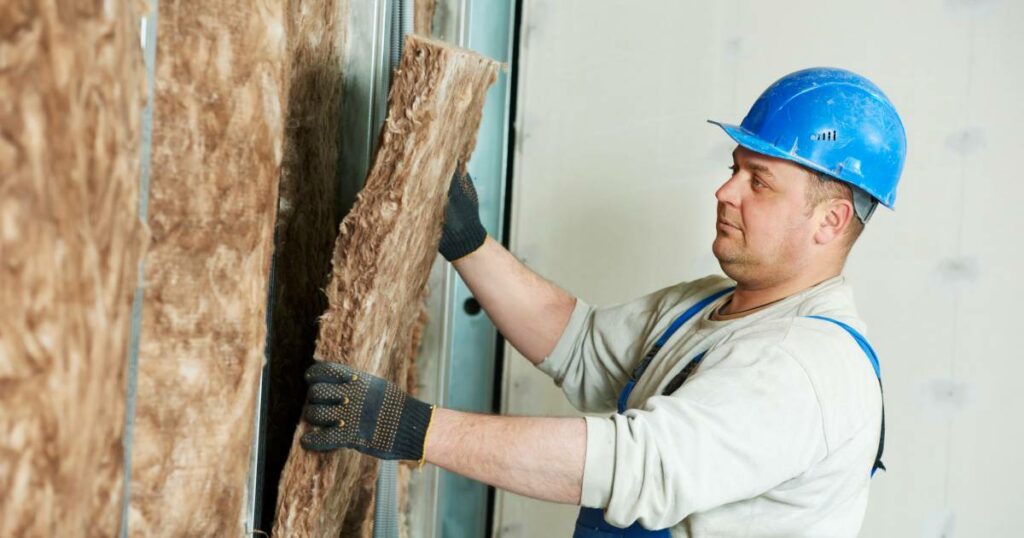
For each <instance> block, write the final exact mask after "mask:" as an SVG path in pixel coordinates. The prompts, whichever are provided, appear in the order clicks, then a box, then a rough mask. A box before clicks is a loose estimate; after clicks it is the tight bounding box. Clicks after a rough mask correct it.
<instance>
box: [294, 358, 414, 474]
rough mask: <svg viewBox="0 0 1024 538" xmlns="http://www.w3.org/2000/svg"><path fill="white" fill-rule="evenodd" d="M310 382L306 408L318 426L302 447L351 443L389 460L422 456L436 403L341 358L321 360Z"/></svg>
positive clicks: (310, 373)
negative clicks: (430, 403) (410, 394)
mask: <svg viewBox="0 0 1024 538" xmlns="http://www.w3.org/2000/svg"><path fill="white" fill-rule="evenodd" d="M306 383H308V384H309V394H308V398H307V402H306V410H305V413H304V414H305V418H306V422H309V423H310V424H312V425H313V426H315V428H314V429H313V430H312V431H310V432H307V433H306V434H305V435H303V436H302V439H301V440H300V443H301V444H302V448H305V449H306V450H313V451H317V452H326V451H330V450H335V449H338V448H352V449H355V450H358V451H360V452H362V453H363V454H368V455H370V456H373V457H375V458H380V459H385V460H416V461H422V460H423V446H424V442H425V439H426V436H427V428H428V427H429V426H430V421H431V418H432V416H433V412H434V406H432V405H429V404H425V403H423V402H421V401H419V400H417V399H415V398H413V397H411V396H409V395H408V394H406V393H405V392H404V391H402V390H401V389H399V388H398V387H396V386H395V385H394V384H393V383H391V382H389V381H387V380H384V379H381V378H379V377H376V376H373V375H370V374H367V373H365V372H360V371H358V370H354V369H352V368H349V367H348V366H345V365H344V364H339V363H336V362H324V361H320V360H317V361H316V363H315V364H313V366H310V367H309V369H308V370H306Z"/></svg>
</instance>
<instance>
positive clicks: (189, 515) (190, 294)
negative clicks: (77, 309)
mask: <svg viewBox="0 0 1024 538" xmlns="http://www.w3.org/2000/svg"><path fill="white" fill-rule="evenodd" d="M159 8H160V12H159V17H158V21H159V22H158V28H157V36H158V39H159V49H158V51H157V55H156V56H157V64H156V84H155V97H154V99H155V102H154V112H153V156H152V170H153V174H152V178H151V183H150V201H149V218H148V222H149V226H150V228H151V231H152V243H151V247H150V249H149V252H148V254H147V256H146V259H145V270H144V281H145V289H144V299H143V307H142V328H141V333H140V346H139V358H138V399H137V410H136V416H135V441H134V449H133V452H132V470H131V473H132V475H131V478H132V483H131V499H130V514H129V532H130V534H131V535H133V536H241V535H243V534H245V533H247V531H248V529H245V528H244V525H243V520H244V514H243V512H244V508H243V507H244V503H243V501H244V499H245V495H246V482H247V477H248V476H249V472H250V463H249V462H250V452H251V447H252V442H253V425H254V417H255V414H256V405H255V404H256V396H257V391H258V381H259V374H260V371H261V368H262V366H263V363H264V351H265V339H266V326H267V324H266V305H267V296H268V282H269V273H270V262H271V254H272V250H273V226H274V218H275V214H276V201H277V186H278V178H279V175H280V167H281V159H282V147H283V132H284V122H283V108H284V100H285V95H284V90H283V88H284V83H283V79H284V74H285V60H286V54H285V26H284V22H283V21H284V11H283V7H282V3H280V2H256V3H252V2H241V1H237V0H182V1H177V2H160V4H159Z"/></svg>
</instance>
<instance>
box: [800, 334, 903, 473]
mask: <svg viewBox="0 0 1024 538" xmlns="http://www.w3.org/2000/svg"><path fill="white" fill-rule="evenodd" d="M807 317H809V318H814V319H820V320H824V321H829V322H832V323H835V324H836V325H838V326H839V327H841V328H842V329H843V330H845V331H846V332H848V333H850V336H852V337H853V339H854V340H855V341H856V342H857V345H858V346H860V349H861V350H862V351H864V354H865V355H867V356H868V360H870V361H871V367H872V368H874V369H875V377H877V378H878V390H879V392H880V393H882V432H881V433H880V434H879V435H878V453H877V454H876V455H875V463H874V465H872V467H871V476H875V472H876V471H878V470H879V469H881V470H883V471H884V470H886V469H885V464H884V463H882V452H883V451H884V450H885V391H883V390H882V369H881V367H880V366H879V364H878V355H877V354H875V350H874V349H873V348H872V347H871V344H869V343H868V341H867V339H866V338H864V335H862V334H860V333H859V332H857V329H854V328H853V327H850V326H849V325H847V324H845V323H843V322H841V321H839V320H836V319H832V318H829V317H825V316H807Z"/></svg>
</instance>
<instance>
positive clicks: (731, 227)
mask: <svg viewBox="0 0 1024 538" xmlns="http://www.w3.org/2000/svg"><path fill="white" fill-rule="evenodd" d="M717 227H718V230H719V231H722V232H729V231H733V232H738V231H742V228H740V227H739V226H737V225H736V224H734V223H733V222H732V221H730V220H728V219H724V218H722V217H718V226H717Z"/></svg>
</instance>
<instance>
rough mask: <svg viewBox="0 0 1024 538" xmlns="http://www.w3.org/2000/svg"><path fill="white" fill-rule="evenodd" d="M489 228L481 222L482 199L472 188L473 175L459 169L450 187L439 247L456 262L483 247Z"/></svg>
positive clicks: (449, 258)
mask: <svg viewBox="0 0 1024 538" xmlns="http://www.w3.org/2000/svg"><path fill="white" fill-rule="evenodd" d="M486 238H487V232H486V231H484V227H483V225H482V224H480V202H479V200H478V199H477V196H476V189H475V188H473V178H471V177H469V174H468V173H467V174H466V175H464V176H460V175H459V171H458V169H456V171H455V175H454V176H452V182H451V184H450V185H449V187H448V205H447V206H446V207H445V209H444V229H443V231H442V233H441V244H440V245H439V246H438V250H440V251H441V255H442V256H444V258H445V259H446V260H448V261H450V262H453V261H455V260H457V259H459V258H462V257H463V256H466V255H467V254H469V253H471V252H473V251H475V250H476V249H478V248H480V245H483V244H484V239H486Z"/></svg>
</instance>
